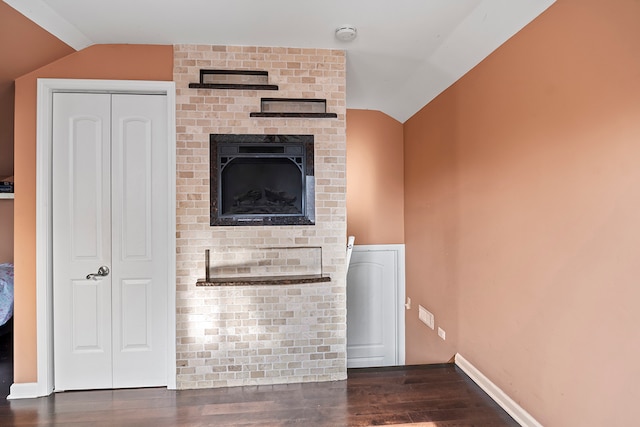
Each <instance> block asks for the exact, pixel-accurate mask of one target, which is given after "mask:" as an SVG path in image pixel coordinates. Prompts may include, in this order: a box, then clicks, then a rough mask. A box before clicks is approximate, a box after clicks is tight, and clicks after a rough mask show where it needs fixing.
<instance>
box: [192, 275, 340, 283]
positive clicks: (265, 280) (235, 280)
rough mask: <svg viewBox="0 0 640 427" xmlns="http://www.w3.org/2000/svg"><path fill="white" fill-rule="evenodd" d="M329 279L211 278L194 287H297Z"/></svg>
mask: <svg viewBox="0 0 640 427" xmlns="http://www.w3.org/2000/svg"><path fill="white" fill-rule="evenodd" d="M330 281H331V277H329V276H324V275H321V274H314V275H299V276H294V275H291V276H257V277H212V278H210V279H209V280H208V281H207V280H206V279H199V280H198V281H197V282H196V286H264V285H298V284H302V283H322V282H330Z"/></svg>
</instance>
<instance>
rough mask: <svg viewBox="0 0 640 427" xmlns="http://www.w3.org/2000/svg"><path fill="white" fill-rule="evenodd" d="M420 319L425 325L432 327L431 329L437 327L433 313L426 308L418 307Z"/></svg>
mask: <svg viewBox="0 0 640 427" xmlns="http://www.w3.org/2000/svg"><path fill="white" fill-rule="evenodd" d="M418 319H420V320H421V321H422V323H424V324H425V325H427V326H428V327H430V328H431V329H433V328H434V326H435V319H434V318H433V313H431V312H430V311H429V310H427V309H426V308H424V307H423V306H421V305H418Z"/></svg>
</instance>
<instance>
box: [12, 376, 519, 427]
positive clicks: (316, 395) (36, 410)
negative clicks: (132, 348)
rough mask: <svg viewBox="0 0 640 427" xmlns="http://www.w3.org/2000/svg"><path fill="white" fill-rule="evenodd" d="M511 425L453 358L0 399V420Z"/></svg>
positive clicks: (195, 425) (195, 426) (96, 424)
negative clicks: (287, 376) (192, 386)
mask: <svg viewBox="0 0 640 427" xmlns="http://www.w3.org/2000/svg"><path fill="white" fill-rule="evenodd" d="M394 424H414V427H415V425H422V426H433V427H453V426H456V427H459V426H517V425H518V424H517V423H516V422H515V421H514V420H513V419H511V418H510V417H509V416H508V415H507V414H506V413H505V412H504V411H503V410H502V409H500V408H499V407H498V406H497V405H496V404H495V403H494V402H493V401H492V400H491V399H490V398H489V397H488V396H487V395H486V394H485V393H484V392H483V391H482V390H480V388H478V386H477V385H476V384H475V383H473V381H471V380H470V379H469V378H468V377H467V376H466V375H465V374H464V373H463V372H462V371H460V370H459V369H458V368H456V367H455V366H454V365H427V366H413V367H401V368H380V369H352V370H349V379H348V380H346V381H337V382H326V383H307V384H290V385H277V386H252V387H233V388H224V389H207V390H181V391H171V390H166V389H164V388H155V389H133V390H103V391H83V392H66V393H57V394H54V395H52V396H49V397H45V398H40V399H27V400H11V401H6V400H5V401H2V403H0V426H25V427H26V426H74V427H78V426H92V427H102V426H137V427H138V426H139V427H145V426H152V427H164V426H189V427H201V426H202V427H204V426H289V425H303V426H306V427H312V426H331V427H334V426H335V427H341V426H371V425H394Z"/></svg>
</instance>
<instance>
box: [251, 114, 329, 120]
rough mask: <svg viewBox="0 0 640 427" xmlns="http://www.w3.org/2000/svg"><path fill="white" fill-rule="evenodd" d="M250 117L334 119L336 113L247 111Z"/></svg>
mask: <svg viewBox="0 0 640 427" xmlns="http://www.w3.org/2000/svg"><path fill="white" fill-rule="evenodd" d="M249 116H250V117H283V118H284V117H297V118H310V119H323V118H326V119H335V118H337V117H338V115H337V114H336V113H249Z"/></svg>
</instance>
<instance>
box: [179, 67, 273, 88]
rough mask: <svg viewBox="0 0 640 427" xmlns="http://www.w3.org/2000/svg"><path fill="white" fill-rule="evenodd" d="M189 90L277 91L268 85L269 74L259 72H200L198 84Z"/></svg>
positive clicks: (194, 84) (190, 85)
mask: <svg viewBox="0 0 640 427" xmlns="http://www.w3.org/2000/svg"><path fill="white" fill-rule="evenodd" d="M189 87H190V88H191V89H236V90H278V85H271V84H269V73H268V72H267V71H259V70H200V82H199V83H189Z"/></svg>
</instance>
